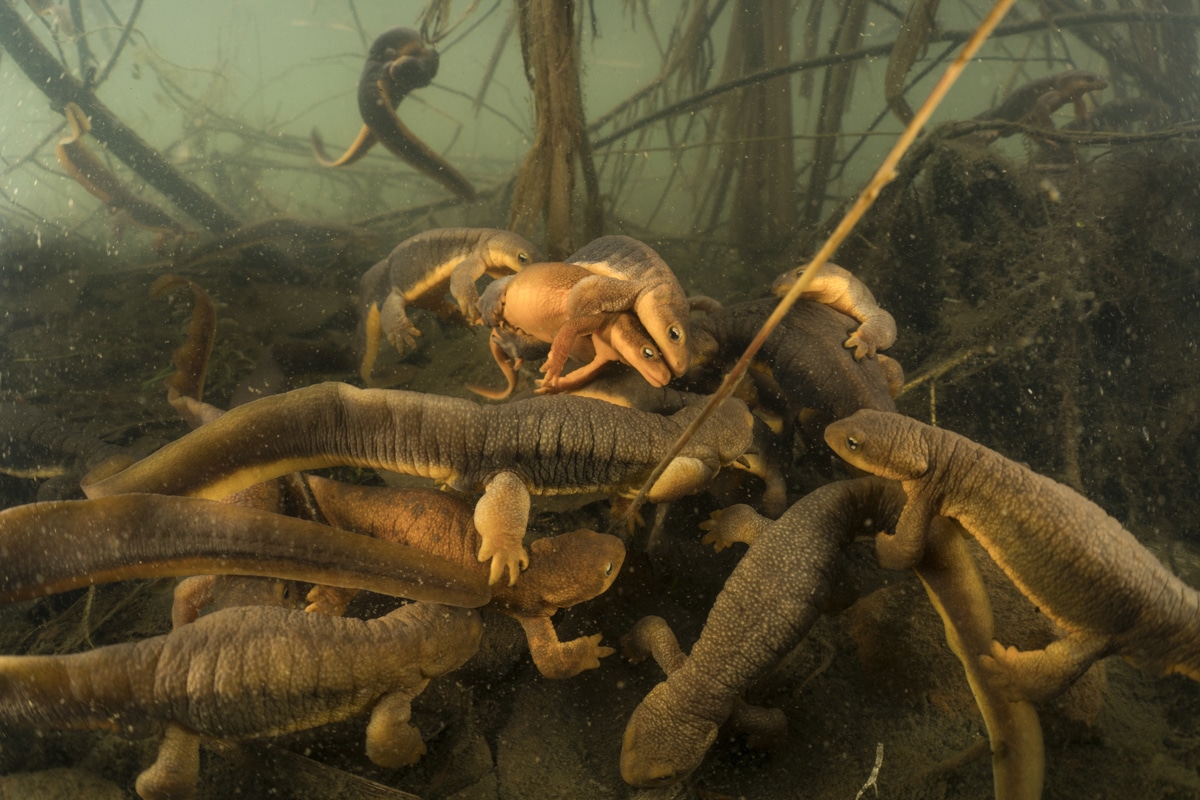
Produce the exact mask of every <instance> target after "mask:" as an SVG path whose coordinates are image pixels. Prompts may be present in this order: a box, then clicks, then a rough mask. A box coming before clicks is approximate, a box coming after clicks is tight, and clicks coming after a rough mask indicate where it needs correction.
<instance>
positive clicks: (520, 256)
mask: <svg viewBox="0 0 1200 800" xmlns="http://www.w3.org/2000/svg"><path fill="white" fill-rule="evenodd" d="M517 261H519V262H521V263H522V264H528V263H529V253H517Z"/></svg>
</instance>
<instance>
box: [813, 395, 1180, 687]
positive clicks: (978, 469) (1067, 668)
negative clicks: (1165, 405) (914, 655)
mask: <svg viewBox="0 0 1200 800" xmlns="http://www.w3.org/2000/svg"><path fill="white" fill-rule="evenodd" d="M825 440H826V442H828V443H829V446H830V447H832V448H833V450H834V451H835V452H836V453H837V454H838V455H840V456H841V457H842V458H844V459H845V460H846V461H847V462H849V463H850V464H852V465H854V466H856V467H859V468H860V469H864V470H866V471H868V472H872V473H874V474H876V475H880V476H882V477H886V478H891V479H893V480H898V481H901V482H902V484H903V487H904V492H905V494H906V495H907V497H908V502H907V504H906V505H905V507H904V511H903V513H902V514H901V515H900V518H899V520H898V521H897V523H896V527H895V533H894V534H892V535H891V536H888V535H880V536H879V537H876V549H877V553H878V555H879V559H880V563H881V564H883V565H884V566H886V567H892V568H905V567H908V566H912V565H913V564H915V563H917V562H919V561H920V559H921V558H922V556H923V553H924V549H925V537H926V535H927V534H926V530H927V528H928V527H929V525H930V524H931V522H932V520H933V519H934V518H935V517H937V516H944V517H949V518H951V519H954V520H956V521H957V522H958V523H959V524H961V525H962V527H963V528H964V529H965V530H966V531H967V532H968V533H969V534H971V535H972V536H974V537H975V538H976V539H977V540H978V541H979V543H980V544H981V545H982V546H983V547H984V549H985V550H987V552H988V555H990V556H991V557H992V559H993V560H994V561H995V562H996V564H997V565H998V566H999V567H1000V568H1001V569H1002V570H1003V571H1004V572H1005V574H1006V575H1008V577H1009V579H1010V580H1012V582H1013V583H1014V584H1016V586H1017V588H1018V589H1020V590H1021V593H1022V594H1024V595H1025V596H1026V597H1028V598H1029V599H1030V600H1031V601H1032V602H1033V603H1034V604H1035V605H1036V606H1037V607H1038V608H1039V609H1040V610H1041V611H1042V613H1044V614H1046V615H1047V616H1048V617H1049V618H1050V619H1052V620H1053V621H1054V622H1056V623H1057V624H1058V625H1059V626H1060V627H1061V628H1062V629H1063V630H1064V631H1066V636H1065V637H1064V638H1062V639H1059V640H1058V641H1055V642H1053V643H1052V644H1050V645H1049V646H1048V647H1046V648H1045V649H1044V650H1038V651H1032V652H1027V653H1020V654H1014V653H1010V652H1008V651H1003V650H993V652H992V653H991V654H990V655H991V658H992V659H993V662H995V663H996V664H998V665H999V667H1000V668H1005V667H1007V668H1010V670H1009V671H1011V672H1012V673H1013V674H1012V675H1010V676H1009V680H1008V683H1009V684H1011V685H1013V686H1016V687H1018V689H1017V694H1019V695H1021V696H1024V697H1027V698H1029V699H1031V700H1034V699H1044V698H1047V697H1053V696H1055V695H1057V694H1059V693H1060V692H1062V691H1063V690H1065V689H1066V688H1067V687H1068V686H1069V685H1070V684H1071V682H1072V681H1074V680H1075V679H1076V678H1077V677H1079V676H1080V675H1082V674H1083V672H1084V671H1085V670H1087V668H1088V667H1089V666H1090V665H1091V664H1092V662H1093V661H1095V660H1096V659H1098V658H1102V657H1104V656H1106V655H1109V654H1117V655H1121V656H1124V657H1125V658H1126V660H1128V661H1129V662H1130V663H1132V664H1133V665H1134V666H1136V667H1139V668H1141V669H1145V670H1149V671H1153V672H1158V673H1174V672H1178V673H1181V674H1183V675H1186V676H1188V677H1189V678H1192V679H1193V680H1200V593H1198V592H1197V591H1196V590H1195V589H1193V588H1191V587H1189V586H1187V585H1186V584H1184V583H1183V582H1182V581H1180V580H1179V578H1177V577H1176V576H1175V575H1173V574H1172V573H1171V572H1170V571H1169V570H1167V569H1166V567H1164V566H1163V565H1162V563H1161V562H1159V560H1158V559H1157V558H1155V557H1154V555H1153V554H1151V553H1150V551H1148V550H1147V549H1146V548H1145V547H1143V546H1142V545H1141V544H1140V543H1139V542H1138V541H1137V539H1136V538H1134V536H1133V535H1132V534H1131V533H1129V531H1127V530H1125V529H1124V528H1122V527H1121V525H1120V524H1119V523H1118V522H1117V521H1116V520H1115V519H1113V518H1112V517H1110V516H1108V514H1106V513H1105V512H1104V510H1103V509H1101V508H1100V507H1099V506H1097V505H1096V504H1094V503H1092V502H1091V501H1090V500H1088V499H1087V498H1085V497H1083V496H1081V495H1079V494H1078V493H1077V492H1075V491H1074V490H1072V489H1070V488H1068V487H1066V486H1064V485H1062V484H1060V483H1058V482H1056V481H1053V480H1051V479H1050V478H1047V477H1044V476H1042V475H1038V474H1037V473H1035V472H1033V471H1032V470H1030V469H1028V468H1026V467H1023V466H1021V465H1019V464H1017V463H1015V462H1013V461H1010V460H1008V459H1007V458H1004V457H1003V456H1001V455H1000V454H999V453H996V452H995V451H993V450H989V449H988V448H986V447H984V446H982V445H980V444H977V443H975V442H973V441H971V440H970V439H967V438H966V437H964V436H960V435H958V434H956V433H952V432H950V431H947V430H944V429H941V428H933V427H930V426H928V425H925V424H923V423H921V422H918V421H917V420H914V419H910V418H908V417H905V416H901V415H899V414H889V413H882V412H877V411H859V412H858V413H856V414H854V415H853V416H851V417H849V418H847V419H844V420H841V421H839V422H835V423H833V424H832V425H830V426H829V427H828V428H826V431H825Z"/></svg>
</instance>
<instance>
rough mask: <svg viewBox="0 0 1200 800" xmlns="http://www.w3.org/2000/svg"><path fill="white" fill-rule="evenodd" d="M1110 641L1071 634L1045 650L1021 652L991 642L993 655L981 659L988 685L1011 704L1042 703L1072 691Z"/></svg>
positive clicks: (991, 653)
mask: <svg viewBox="0 0 1200 800" xmlns="http://www.w3.org/2000/svg"><path fill="white" fill-rule="evenodd" d="M1110 644H1111V642H1110V641H1109V639H1108V637H1105V636H1094V635H1087V634H1078V633H1075V634H1071V635H1069V636H1067V637H1065V638H1063V639H1058V640H1056V641H1053V642H1051V643H1050V644H1049V645H1047V646H1046V648H1045V649H1044V650H1025V651H1021V650H1018V649H1017V648H1015V647H1005V646H1004V645H1002V644H1000V642H997V641H993V642H992V650H991V652H990V653H988V654H985V655H981V656H980V657H979V664H980V667H981V668H982V669H983V671H984V673H985V674H986V675H987V678H988V681H989V683H991V684H992V686H994V687H995V688H996V689H998V690H1000V691H1002V692H1003V693H1004V694H1006V695H1007V696H1008V698H1009V699H1010V700H1013V701H1019V700H1028V701H1029V702H1031V703H1043V702H1046V701H1048V700H1053V699H1054V698H1055V697H1058V696H1059V695H1060V694H1062V693H1063V692H1065V691H1066V690H1067V689H1068V688H1070V686H1071V684H1073V683H1074V682H1075V681H1076V680H1078V679H1079V677H1080V676H1082V675H1083V673H1085V672H1087V670H1088V667H1090V666H1091V665H1092V664H1093V663H1094V662H1095V661H1096V659H1098V658H1102V657H1103V656H1104V655H1105V653H1106V652H1107V651H1108V649H1109V646H1110Z"/></svg>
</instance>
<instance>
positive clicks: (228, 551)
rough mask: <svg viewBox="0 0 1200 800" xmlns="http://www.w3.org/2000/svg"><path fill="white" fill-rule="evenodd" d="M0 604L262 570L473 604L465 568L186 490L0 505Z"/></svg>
mask: <svg viewBox="0 0 1200 800" xmlns="http://www.w3.org/2000/svg"><path fill="white" fill-rule="evenodd" d="M0 560H2V561H3V563H4V569H3V570H0V603H11V602H15V601H17V600H24V599H28V598H31V597H40V596H42V595H47V594H54V593H55V592H64V591H67V590H69V589H74V588H78V587H81V586H88V585H91V584H94V583H105V582H108V581H117V580H128V579H131V578H158V577H165V576H187V575H196V574H198V573H202V572H211V573H222V574H226V575H262V576H270V577H275V578H280V579H284V580H297V581H305V582H315V583H325V584H332V585H335V586H345V587H353V588H357V589H369V590H371V591H375V592H381V593H383V594H388V595H393V596H397V597H408V598H413V599H421V600H428V601H431V602H440V603H449V604H452V605H464V606H470V607H474V606H481V605H483V604H484V603H486V602H488V600H489V598H490V593H489V591H488V589H487V585H486V583H485V582H484V581H483V580H482V579H480V577H479V576H478V575H477V574H475V573H474V571H471V570H466V569H463V568H462V567H459V566H456V565H454V564H452V563H450V562H448V561H446V560H445V559H442V558H439V557H437V556H433V555H430V554H428V553H424V552H422V551H420V550H415V549H412V548H406V547H401V546H399V545H396V544H392V543H390V542H379V541H375V540H372V539H367V538H365V537H362V536H356V535H354V534H350V533H346V532H344V531H338V530H334V529H331V528H329V527H328V526H326V525H320V524H318V523H315V522H308V521H306V520H302V519H296V518H294V517H287V516H283V515H281V514H274V513H271V512H268V511H262V510H259V509H254V508H244V507H239V506H234V505H229V504H227V503H219V502H214V501H212V500H205V499H200V498H193V497H169V496H164V495H159V494H123V495H118V496H114V497H104V498H99V499H95V500H59V501H53V502H46V503H30V504H28V505H23V506H16V507H14V508H9V509H5V510H4V511H0Z"/></svg>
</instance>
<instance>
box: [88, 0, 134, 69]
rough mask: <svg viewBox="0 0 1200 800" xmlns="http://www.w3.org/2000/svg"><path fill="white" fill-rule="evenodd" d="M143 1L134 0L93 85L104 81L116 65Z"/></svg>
mask: <svg viewBox="0 0 1200 800" xmlns="http://www.w3.org/2000/svg"><path fill="white" fill-rule="evenodd" d="M144 2H145V0H134V4H133V9H132V10H131V11H130V12H129V19H127V20H125V26H124V27H123V28H121V38H120V39H117V45H116V47H114V48H113V51H112V55H110V56H109V57H108V63H107V64H105V65H104V69H102V70H100V74H99V75H97V76H96V80H95V81H93V82H92V86H93V87H96V86H99V85H100V84H102V83H104V81H105V80H106V79H107V78H108V74H109V73H110V72H112V70H113V67H115V66H116V65H117V59H118V58H120V57H121V51H123V50H124V49H125V45H126V44H127V43H128V42H129V35H130V34H131V33H133V24H134V23H135V22H137V18H138V14H141V13H142V3H144Z"/></svg>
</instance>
